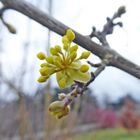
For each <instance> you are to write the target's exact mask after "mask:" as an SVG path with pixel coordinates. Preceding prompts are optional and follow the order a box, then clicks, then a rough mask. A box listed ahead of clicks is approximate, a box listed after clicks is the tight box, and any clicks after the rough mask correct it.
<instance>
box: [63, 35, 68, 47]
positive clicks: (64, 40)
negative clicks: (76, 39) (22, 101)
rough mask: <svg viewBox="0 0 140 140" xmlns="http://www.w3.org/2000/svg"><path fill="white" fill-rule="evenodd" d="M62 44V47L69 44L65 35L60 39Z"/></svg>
mask: <svg viewBox="0 0 140 140" xmlns="http://www.w3.org/2000/svg"><path fill="white" fill-rule="evenodd" d="M62 43H63V44H64V45H68V44H69V40H68V38H67V36H66V35H64V36H63V37H62Z"/></svg>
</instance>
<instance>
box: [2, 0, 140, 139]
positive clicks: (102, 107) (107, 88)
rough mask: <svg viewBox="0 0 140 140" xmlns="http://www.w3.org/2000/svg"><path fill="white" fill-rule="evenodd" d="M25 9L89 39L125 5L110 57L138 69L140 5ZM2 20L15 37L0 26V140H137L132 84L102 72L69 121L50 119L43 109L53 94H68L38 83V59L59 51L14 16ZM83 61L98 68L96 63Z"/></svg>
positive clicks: (33, 25)
mask: <svg viewBox="0 0 140 140" xmlns="http://www.w3.org/2000/svg"><path fill="white" fill-rule="evenodd" d="M27 1H28V2H30V3H32V4H33V5H35V6H37V7H38V8H39V9H40V10H42V11H44V12H46V13H47V14H49V15H51V16H53V17H54V18H56V19H58V20H59V21H61V22H63V23H64V24H66V25H68V26H69V27H71V28H72V29H74V30H76V31H78V32H79V33H81V34H83V35H89V34H90V33H91V30H92V27H93V26H95V27H96V28H97V30H102V28H103V26H104V24H105V23H106V17H111V16H112V15H113V14H114V12H115V11H116V10H117V9H118V8H119V7H120V6H122V5H124V6H125V7H126V10H127V12H126V14H124V15H123V16H122V17H121V19H119V20H120V21H122V22H123V27H122V28H120V27H115V29H114V33H113V34H112V35H109V36H107V39H108V42H109V43H110V46H111V47H112V48H113V49H115V50H116V51H118V52H119V53H120V54H122V55H123V56H124V57H126V58H128V59H129V60H131V61H133V62H134V63H136V64H138V65H140V59H139V54H140V42H139V38H138V37H139V36H140V20H139V18H140V15H139V13H140V9H139V1H138V0H133V1H130V0H106V1H103V0H60V1H59V2H58V1H57V0H40V1H38V0H27ZM4 20H5V21H6V22H8V23H10V24H11V25H13V26H14V27H15V28H16V30H17V34H16V35H13V34H10V33H9V32H8V30H7V28H6V27H5V26H4V25H3V24H2V22H0V139H3V140H53V139H56V138H57V139H60V140H83V139H86V140H103V138H104V137H107V138H108V140H111V139H115V140H122V139H123V140H128V138H129V140H130V139H132V140H138V139H139V137H140V134H139V132H140V129H139V122H140V81H139V80H138V79H136V78H134V77H133V76H130V75H129V74H127V73H125V72H122V71H120V70H118V69H116V68H112V67H107V68H106V69H105V70H104V71H103V72H102V74H101V75H99V76H98V77H97V79H96V80H95V81H94V82H93V83H92V84H91V85H90V87H89V89H88V90H87V93H85V94H84V95H83V96H82V97H80V98H79V99H76V100H75V102H74V103H73V104H72V111H71V113H70V114H69V115H68V116H67V117H65V118H63V119H61V120H56V119H54V118H52V117H51V116H50V115H49V113H48V105H49V104H50V102H52V101H54V100H56V99H57V98H58V97H57V95H58V93H60V92H65V93H67V92H68V91H69V89H66V90H64V91H60V90H59V88H58V85H57V83H56V81H55V77H52V78H51V79H50V80H49V81H48V82H47V83H44V84H40V83H38V82H37V78H38V77H39V71H38V70H39V67H40V61H39V60H38V59H37V58H36V54H37V53H38V52H39V51H44V52H46V54H49V52H48V51H49V47H50V46H54V45H56V44H61V37H60V36H59V35H57V34H55V33H53V32H51V31H49V30H48V29H47V28H45V27H43V26H41V25H40V24H38V23H37V22H35V21H33V20H31V19H29V18H28V17H26V16H24V15H22V14H20V13H18V12H16V11H13V10H8V11H6V12H5V13H4ZM94 41H96V42H97V43H98V41H97V40H94ZM80 51H83V49H82V48H80V49H79V52H80ZM89 60H90V61H91V62H94V63H97V62H99V61H100V60H99V58H97V57H96V56H94V55H91V56H90V58H89ZM91 71H94V68H91ZM110 128H113V129H110Z"/></svg>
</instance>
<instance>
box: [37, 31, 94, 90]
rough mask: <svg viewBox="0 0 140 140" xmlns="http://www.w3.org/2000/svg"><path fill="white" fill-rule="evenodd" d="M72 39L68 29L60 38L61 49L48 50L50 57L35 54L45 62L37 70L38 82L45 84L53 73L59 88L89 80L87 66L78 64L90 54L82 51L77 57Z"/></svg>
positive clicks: (52, 48)
mask: <svg viewBox="0 0 140 140" xmlns="http://www.w3.org/2000/svg"><path fill="white" fill-rule="evenodd" d="M74 39H75V34H74V32H73V31H72V30H71V29H68V30H67V31H66V35H64V36H63V37H62V43H63V49H62V48H61V47H60V46H59V45H56V46H54V47H51V48H50V53H51V55H50V56H46V55H45V54H44V53H43V52H40V53H38V54H37V57H38V58H39V59H40V60H45V62H44V63H42V64H41V68H40V70H39V71H40V74H41V76H40V77H39V78H38V82H45V81H46V80H47V79H48V78H49V77H50V76H51V75H52V74H54V73H56V79H57V83H58V85H59V87H60V88H66V87H68V86H71V85H72V84H73V83H74V81H79V82H84V83H86V82H87V81H88V80H89V79H90V77H91V75H90V73H89V72H88V70H89V66H88V65H86V64H81V62H80V60H81V59H87V58H88V57H89V55H90V52H89V51H84V52H83V53H82V54H81V55H80V56H79V57H77V50H78V45H72V41H73V40H74Z"/></svg>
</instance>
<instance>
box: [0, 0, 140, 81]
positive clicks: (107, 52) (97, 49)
mask: <svg viewBox="0 0 140 140" xmlns="http://www.w3.org/2000/svg"><path fill="white" fill-rule="evenodd" d="M0 1H1V2H2V3H3V5H4V7H5V8H6V9H14V10H16V11H18V12H20V13H22V14H24V15H26V16H28V17H30V18H31V19H33V20H35V21H36V22H38V23H40V24H42V25H43V26H45V27H47V28H49V29H50V30H52V31H54V32H55V33H57V34H59V35H61V36H62V35H64V34H65V32H66V30H67V29H68V28H69V27H68V26H66V25H64V24H63V23H61V22H59V21H57V20H56V19H54V18H53V17H50V16H49V15H47V14H46V13H44V12H42V11H41V10H39V9H38V8H37V7H35V6H33V5H32V4H30V3H28V2H25V1H24V0H22V1H21V0H0ZM74 32H75V35H76V38H75V40H74V42H75V43H77V44H78V45H80V46H82V47H83V48H85V49H87V50H89V51H91V52H92V53H93V54H95V55H97V56H98V57H100V58H101V59H102V60H103V59H104V58H106V57H108V56H109V63H108V65H109V66H114V67H116V68H119V69H121V70H123V71H125V72H127V73H129V74H131V75H133V76H135V77H136V78H138V79H140V66H138V65H136V64H134V63H133V62H131V61H129V60H127V59H125V58H124V57H123V56H121V55H120V54H118V53H117V52H116V51H114V50H112V49H110V48H105V47H101V46H100V45H98V44H96V43H95V42H93V41H92V40H91V39H90V38H88V37H85V36H83V35H81V34H79V33H77V32H76V31H74Z"/></svg>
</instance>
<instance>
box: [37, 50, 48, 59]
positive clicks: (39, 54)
mask: <svg viewBox="0 0 140 140" xmlns="http://www.w3.org/2000/svg"><path fill="white" fill-rule="evenodd" d="M37 57H38V58H39V59H40V60H44V59H45V58H46V55H45V54H44V53H43V52H39V53H38V54H37Z"/></svg>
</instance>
